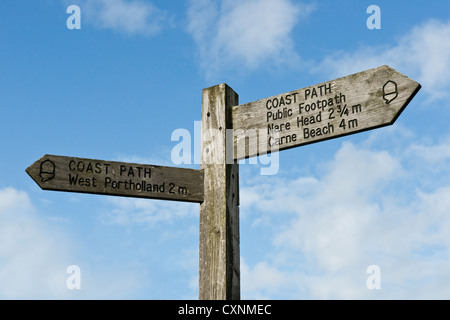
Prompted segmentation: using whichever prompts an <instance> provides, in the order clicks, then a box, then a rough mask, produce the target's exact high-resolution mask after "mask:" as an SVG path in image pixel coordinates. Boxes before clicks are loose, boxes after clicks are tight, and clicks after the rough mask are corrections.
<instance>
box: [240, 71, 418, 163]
mask: <svg viewBox="0 0 450 320" xmlns="http://www.w3.org/2000/svg"><path fill="white" fill-rule="evenodd" d="M419 89H420V84H418V83H417V82H415V81H414V80H411V79H410V78H408V77H406V76H404V75H403V74H401V73H399V72H397V71H396V70H394V69H392V68H390V67H388V66H381V67H378V68H375V69H370V70H367V71H363V72H360V73H356V74H353V75H349V76H346V77H343V78H339V79H335V80H331V81H327V82H325V83H321V84H318V85H315V86H310V87H307V88H303V89H299V90H294V91H291V92H287V93H283V94H279V95H276V96H273V97H270V98H266V99H262V100H258V101H254V102H250V103H246V104H242V105H239V106H235V107H233V108H232V117H233V129H234V140H235V142H234V158H235V159H242V158H248V157H252V156H256V155H259V154H264V153H270V152H272V151H278V150H284V149H289V148H294V147H299V146H302V145H305V144H310V143H314V142H319V141H323V140H327V139H332V138H338V137H342V136H345V135H349V134H353V133H357V132H362V131H366V130H370V129H375V128H379V127H383V126H387V125H391V124H393V123H394V122H395V120H396V119H397V118H398V116H399V115H400V113H401V112H402V111H403V110H404V108H405V107H406V106H407V105H408V103H409V102H410V101H411V99H412V98H413V97H414V95H415V94H416V93H417V92H418V91H419Z"/></svg>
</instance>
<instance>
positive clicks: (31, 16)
mask: <svg viewBox="0 0 450 320" xmlns="http://www.w3.org/2000/svg"><path fill="white" fill-rule="evenodd" d="M73 4H74V5H78V6H79V7H80V8H81V29H79V30H77V29H74V30H69V29H68V28H67V26H66V21H67V19H68V18H69V16H70V14H68V13H66V9H67V7H68V6H69V5H73ZM372 4H375V5H378V6H379V8H380V9H381V29H374V30H370V29H368V28H367V26H366V21H367V19H368V18H369V16H370V14H367V13H366V9H367V8H368V7H369V6H370V5H372ZM0 40H1V43H2V45H1V50H0V85H1V86H0V87H1V90H0V92H1V95H0V96H1V98H0V108H1V116H0V146H1V150H2V151H1V152H2V157H0V298H1V299H17V298H18V299H196V298H197V296H198V237H199V236H198V228H199V205H198V204H189V203H178V202H168V201H159V200H144V199H132V198H121V197H108V196H98V195H88V194H76V193H65V192H52V191H43V190H41V189H40V188H39V187H38V186H37V185H36V184H35V183H34V182H33V181H32V180H31V179H30V178H29V177H28V175H27V174H26V173H25V169H26V168H27V167H28V166H29V165H31V164H32V163H33V162H34V161H36V160H37V159H39V158H40V157H41V156H43V155H44V154H55V155H65V156H76V157H84V158H94V159H102V160H111V161H113V160H116V161H128V162H138V163H147V164H154V165H169V166H175V164H174V163H173V161H172V159H171V150H172V149H173V148H174V147H175V145H176V144H177V141H172V140H171V136H172V133H173V132H174V131H175V130H176V129H180V128H183V129H187V130H189V131H190V132H191V133H192V135H193V133H194V126H195V121H199V120H200V112H201V91H202V89H203V88H206V87H210V86H213V85H216V84H219V83H223V82H225V83H227V84H228V85H229V86H230V87H232V88H233V89H234V90H235V91H236V92H237V93H238V94H239V101H240V103H246V102H251V101H254V100H258V99H262V98H266V97H270V96H273V95H276V94H280V93H284V92H288V91H291V90H295V89H299V88H303V87H306V86H310V85H314V84H318V83H322V82H325V81H327V80H331V79H334V78H337V77H340V76H345V75H348V74H351V73H355V72H359V71H363V70H366V69H369V68H373V67H378V66H381V65H384V64H387V65H389V66H391V67H393V68H395V69H396V70H398V71H399V72H401V73H404V74H405V75H407V76H409V77H410V78H412V79H414V80H416V81H418V82H419V83H420V84H421V85H422V89H421V90H420V91H419V93H418V94H417V95H416V97H415V98H414V99H413V100H412V102H411V103H410V104H409V105H408V107H407V108H406V109H405V110H404V112H403V113H402V115H401V116H400V117H399V118H398V120H397V121H396V123H395V124H394V125H392V126H390V127H385V128H381V129H377V130H373V131H368V132H364V133H360V134H357V135H353V136H348V137H343V138H339V139H334V140H329V141H326V142H321V143H317V144H312V145H308V146H304V147H300V148H294V149H290V150H285V151H282V152H280V153H279V170H278V173H277V174H276V175H261V174H260V169H261V166H262V165H261V164H260V163H259V162H258V163H257V164H249V163H248V161H247V162H245V163H242V164H241V165H240V199H241V205H240V236H241V279H242V280H241V296H242V298H245V299H449V298H450V280H449V279H450V271H449V270H450V236H449V234H450V214H449V213H450V179H449V178H450V169H449V168H450V166H449V164H450V129H449V127H448V125H447V119H448V118H449V117H450V103H449V98H450V97H449V92H450V3H448V2H445V1H427V2H423V1H395V2H393V1H339V2H338V1H320V2H319V1H293V0H277V1H275V0H239V1H238V0H222V1H218V0H217V1H212V0H198V1H144V0H108V1H107V0H67V1H63V0H61V1H58V0H53V1H50V0H39V1H31V0H28V1H12V0H4V1H1V2H0ZM192 138H193V139H194V137H192ZM197 139H198V137H197ZM180 166H182V167H192V168H199V165H198V164H181V165H180ZM70 265H77V266H79V268H80V271H81V278H80V279H81V289H79V290H77V289H75V290H69V289H68V288H67V286H66V280H67V278H68V277H69V274H67V273H66V269H67V267H68V266H70ZM372 265H376V266H378V267H379V270H380V275H381V280H380V283H381V288H380V289H369V288H368V286H367V284H366V283H367V279H368V278H369V277H370V276H371V274H370V273H367V268H368V267H369V266H372Z"/></svg>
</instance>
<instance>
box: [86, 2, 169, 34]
mask: <svg viewBox="0 0 450 320" xmlns="http://www.w3.org/2000/svg"><path fill="white" fill-rule="evenodd" d="M81 10H82V15H83V17H84V16H86V18H87V21H88V22H89V23H92V24H94V25H96V26H98V27H100V28H104V29H112V30H114V31H117V32H120V33H125V34H140V35H145V36H151V35H154V34H157V33H159V32H160V31H161V30H162V29H163V28H165V27H167V26H169V25H171V20H170V18H169V16H168V14H167V13H166V12H164V11H162V10H160V9H158V8H157V7H156V6H155V5H153V4H152V3H149V2H144V1H139V0H133V1H126V0H85V1H84V2H83V3H82V6H81Z"/></svg>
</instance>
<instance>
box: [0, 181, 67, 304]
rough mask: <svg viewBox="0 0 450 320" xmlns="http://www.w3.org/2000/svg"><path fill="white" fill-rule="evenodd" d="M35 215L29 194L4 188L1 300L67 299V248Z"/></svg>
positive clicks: (0, 199)
mask: <svg viewBox="0 0 450 320" xmlns="http://www.w3.org/2000/svg"><path fill="white" fill-rule="evenodd" d="M47 231H48V230H46V227H45V226H44V225H42V223H40V222H39V220H38V219H37V218H36V216H35V209H34V208H33V206H32V204H31V202H30V200H29V198H28V195H27V194H26V193H25V192H23V191H18V190H16V189H14V188H6V189H0V297H1V298H2V299H33V298H41V299H42V298H44V299H48V298H53V299H54V298H60V297H67V296H68V294H69V290H68V289H67V288H66V282H65V281H66V279H67V276H68V275H67V274H66V273H65V272H66V268H67V266H68V265H69V264H68V261H69V260H67V258H68V257H67V251H66V250H67V249H68V248H67V247H65V244H63V242H64V241H63V239H61V238H58V236H57V234H55V235H54V236H51V235H50V234H49V233H47Z"/></svg>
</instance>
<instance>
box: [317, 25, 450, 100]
mask: <svg viewBox="0 0 450 320" xmlns="http://www.w3.org/2000/svg"><path fill="white" fill-rule="evenodd" d="M384 64H388V65H390V66H391V67H393V68H395V69H397V70H398V71H400V72H402V73H404V74H406V75H407V76H409V77H411V78H413V79H414V80H417V81H418V82H419V83H421V85H422V87H423V91H425V92H427V93H428V94H429V99H430V101H433V100H435V99H441V98H444V97H447V96H448V89H449V88H450V73H449V72H448V70H450V21H444V22H443V21H437V20H430V21H428V22H426V23H423V24H421V25H418V26H416V27H414V28H412V29H411V30H410V31H409V32H408V33H407V34H405V35H404V36H402V37H401V38H400V40H399V41H398V42H397V44H396V45H394V46H392V47H388V48H386V47H369V46H364V47H361V48H360V49H359V50H357V51H355V52H353V53H345V52H336V53H334V54H332V55H330V56H329V57H327V58H325V59H324V60H323V61H322V62H321V63H320V64H319V67H318V68H317V70H318V71H319V72H327V73H328V74H330V75H332V76H336V77H337V76H345V75H348V74H352V73H356V72H359V71H362V70H366V69H369V68H374V67H378V66H381V65H384Z"/></svg>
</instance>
